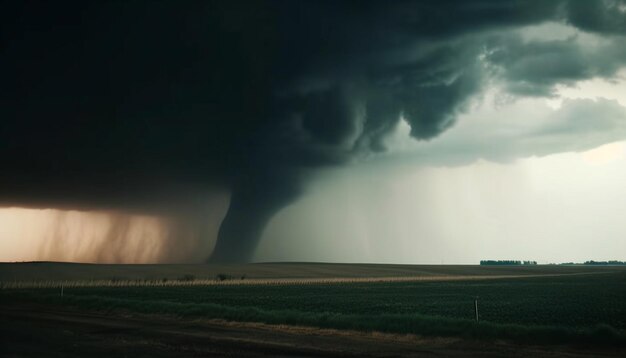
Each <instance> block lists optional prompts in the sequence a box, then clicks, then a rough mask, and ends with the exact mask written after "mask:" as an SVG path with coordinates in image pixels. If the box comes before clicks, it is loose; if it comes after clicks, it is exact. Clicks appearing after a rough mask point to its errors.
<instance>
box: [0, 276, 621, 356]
mask: <svg viewBox="0 0 626 358" xmlns="http://www.w3.org/2000/svg"><path fill="white" fill-rule="evenodd" d="M554 268H555V269H557V270H558V267H554ZM520 269H521V268H520ZM593 270H594V271H595V272H592V273H591V274H576V275H563V276H552V277H527V278H516V279H492V280H470V281H442V282H437V281H432V282H428V281H424V282H358V283H342V284H319V283H314V284H307V285H295V284H280V285H268V284H265V285H206V286H197V285H190V286H176V287H168V286H162V287H160V286H154V287H149V286H145V287H140V286H137V287H83V288H69V289H68V288H67V287H66V289H65V292H64V296H63V297H60V294H59V290H58V289H13V290H2V291H0V302H2V300H18V299H19V300H26V301H28V300H31V301H40V302H46V303H50V302H56V303H58V304H66V305H67V304H69V305H75V306H78V307H84V308H89V309H97V310H115V309H123V310H129V311H134V312H142V313H166V314H175V315H180V316H185V317H210V318H222V319H228V320H236V321H255V322H265V323H272V324H298V325H308V326H317V327H329V328H339V329H357V330H377V331H384V332H396V333H418V334H424V335H443V336H470V337H481V338H507V339H514V340H521V341H533V342H541V341H549V342H571V341H576V342H603V343H614V344H625V342H626V338H625V335H624V330H625V329H626V285H624V282H626V270H620V269H619V268H617V269H616V271H614V272H610V271H605V270H603V269H602V268H598V269H596V268H594V269H593ZM235 281H239V280H235ZM476 297H478V302H479V311H480V319H481V323H479V324H477V323H475V322H474V299H475V298H476Z"/></svg>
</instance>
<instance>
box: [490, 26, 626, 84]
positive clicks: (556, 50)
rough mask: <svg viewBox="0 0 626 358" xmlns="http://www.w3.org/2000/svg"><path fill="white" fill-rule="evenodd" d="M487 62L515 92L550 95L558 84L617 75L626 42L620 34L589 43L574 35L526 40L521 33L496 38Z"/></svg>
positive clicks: (624, 58)
mask: <svg viewBox="0 0 626 358" xmlns="http://www.w3.org/2000/svg"><path fill="white" fill-rule="evenodd" d="M587 41H588V40H587ZM486 61H487V62H488V63H489V64H491V65H493V66H494V68H495V69H496V70H497V71H498V72H499V73H498V74H499V76H500V77H501V78H502V79H504V80H505V82H506V84H507V88H508V89H509V90H510V91H511V92H512V93H514V94H519V95H525V96H550V95H553V94H554V86H555V85H559V84H561V85H572V84H574V83H575V82H577V81H581V80H585V79H590V78H594V77H601V78H611V77H612V76H614V75H615V74H616V73H617V71H618V70H619V69H620V68H622V67H623V66H624V64H626V41H625V39H624V38H621V37H620V38H613V39H604V40H601V43H596V44H590V45H589V44H585V41H584V40H581V39H580V38H579V37H578V36H572V37H569V38H567V39H564V40H554V41H545V42H525V41H523V40H522V39H521V38H520V36H515V35H510V36H503V37H501V38H498V39H494V42H493V43H492V44H491V46H490V48H489V50H488V54H487V55H486Z"/></svg>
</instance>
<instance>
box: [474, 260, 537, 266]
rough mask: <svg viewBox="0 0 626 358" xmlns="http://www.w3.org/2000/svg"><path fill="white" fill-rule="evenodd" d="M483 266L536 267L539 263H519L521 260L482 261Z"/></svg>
mask: <svg viewBox="0 0 626 358" xmlns="http://www.w3.org/2000/svg"><path fill="white" fill-rule="evenodd" d="M480 264H481V265H483V266H489V265H491V266H501V265H507V266H510V265H536V264H537V261H519V260H481V261H480Z"/></svg>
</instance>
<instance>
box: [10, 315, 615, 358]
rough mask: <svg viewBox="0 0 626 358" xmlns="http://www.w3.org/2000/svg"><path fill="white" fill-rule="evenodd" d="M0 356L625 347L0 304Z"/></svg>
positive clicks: (524, 353)
mask: <svg viewBox="0 0 626 358" xmlns="http://www.w3.org/2000/svg"><path fill="white" fill-rule="evenodd" d="M0 322H1V324H0V356H1V357H87V356H89V357H133V358H135V357H199V356H209V357H446V356H454V357H478V356H480V357H504V356H506V357H528V356H542V357H602V356H606V357H619V356H625V354H626V351H624V350H622V351H616V350H602V349H598V348H583V347H575V348H574V347H562V346H558V347H555V346H521V345H514V344H510V343H505V342H484V341H469V340H461V339H451V338H421V337H417V336H399V335H388V334H378V333H359V332H345V331H336V330H318V329H312V328H305V327H288V326H270V325H263V324H255V323H231V322H223V321H217V320H185V319H179V318H175V317H162V316H147V315H136V314H133V315H129V314H122V313H115V314H104V313H99V312H89V311H82V310H74V309H67V308H59V307H55V306H44V305H31V304H21V303H11V304H9V305H4V306H2V307H0Z"/></svg>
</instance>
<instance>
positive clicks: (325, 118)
mask: <svg viewBox="0 0 626 358" xmlns="http://www.w3.org/2000/svg"><path fill="white" fill-rule="evenodd" d="M624 6H625V3H624V1H598V2H595V1H594V2H588V1H528V2H525V1H500V0H497V1H496V0H494V1H475V2H474V1H438V2H414V1H394V2H382V1H207V2H183V3H181V2H96V3H93V2H77V3H68V2H3V4H2V8H1V9H0V12H1V13H2V15H1V16H2V19H1V20H2V21H1V25H0V26H1V27H2V50H1V51H2V57H1V60H0V61H1V63H0V71H1V72H0V76H1V77H0V79H1V82H2V85H1V86H2V87H1V91H2V92H1V94H2V99H1V100H0V101H1V102H0V107H1V109H0V116H1V117H2V118H3V119H2V121H0V167H1V168H2V170H3V175H2V177H1V178H0V201H1V202H2V203H5V204H12V205H34V206H69V207H72V206H81V207H113V208H118V207H119V208H132V209H134V210H142V211H161V210H165V211H167V210H169V209H164V208H167V207H169V206H172V205H173V206H176V207H177V208H178V207H184V208H185V209H184V211H185V212H193V211H194V208H196V207H198V205H199V204H198V203H197V200H198V199H196V198H194V194H193V193H194V191H195V190H206V188H210V187H215V186H218V187H223V188H227V189H229V190H231V191H232V202H231V209H230V211H229V213H228V215H227V217H226V219H225V221H224V224H223V226H222V230H221V233H220V239H219V242H218V246H217V250H216V258H217V259H220V260H245V259H248V258H249V257H250V255H251V254H252V252H253V250H254V247H255V245H256V240H257V238H258V235H259V233H260V232H261V231H262V230H263V228H264V225H265V223H266V222H267V220H269V218H271V216H272V215H273V214H274V212H276V211H277V210H279V209H280V208H281V207H283V206H284V205H287V204H288V203H289V202H291V201H292V200H294V199H295V198H296V197H297V196H298V193H300V192H301V190H302V183H303V181H304V180H306V177H307V173H308V172H309V171H310V170H314V169H315V168H319V167H321V166H327V165H338V164H342V163H346V162H348V161H350V160H352V159H354V158H356V157H359V156H360V155H363V154H367V153H368V152H370V151H381V150H384V146H383V139H384V137H385V136H386V135H387V134H388V133H389V132H390V131H391V130H392V129H393V128H394V127H395V125H396V123H398V121H399V119H400V116H401V115H402V116H403V117H404V118H405V119H406V120H407V122H408V123H409V124H410V125H411V135H412V136H413V137H414V138H416V139H429V140H433V138H436V137H437V136H438V134H440V133H441V132H442V131H444V130H446V129H447V128H449V127H450V126H452V125H453V124H454V122H455V120H456V117H457V115H458V113H460V112H461V111H463V110H464V108H465V107H466V106H467V103H468V101H469V100H470V99H471V98H472V97H473V96H475V95H477V94H479V93H480V92H481V90H482V89H483V88H484V86H485V85H486V83H488V81H490V80H492V79H493V78H498V79H499V80H501V81H505V82H506V83H508V84H509V86H508V88H509V90H510V91H511V92H512V93H513V94H516V95H533V96H537V95H549V94H550V93H551V88H553V86H554V85H556V84H559V83H571V82H574V81H577V80H580V79H584V78H591V77H594V76H610V75H612V74H614V73H615V72H616V71H617V70H618V69H619V68H620V67H623V64H624V50H623V48H624V47H623V46H622V47H619V46H616V45H623V43H624V42H623V38H622V37H620V34H622V33H624V30H625V29H624V21H625V20H624V18H625V13H624ZM547 21H556V22H561V23H565V24H570V25H572V26H576V27H578V28H580V29H582V30H584V31H589V32H592V33H595V34H599V35H600V36H606V37H607V41H609V42H607V45H606V46H604V47H602V49H603V51H602V53H587V52H585V51H584V49H583V48H581V47H580V44H579V43H578V42H576V41H575V39H568V40H563V41H553V42H542V43H532V42H531V43H525V42H523V41H521V40H519V39H518V38H516V37H515V36H514V35H503V34H502V33H503V32H506V31H512V30H514V29H516V28H519V27H522V26H528V25H533V24H541V23H544V22H547ZM434 140H436V139H434ZM198 188H200V189H198ZM178 193H182V194H178ZM190 208H191V209H190ZM176 210H178V209H176Z"/></svg>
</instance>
